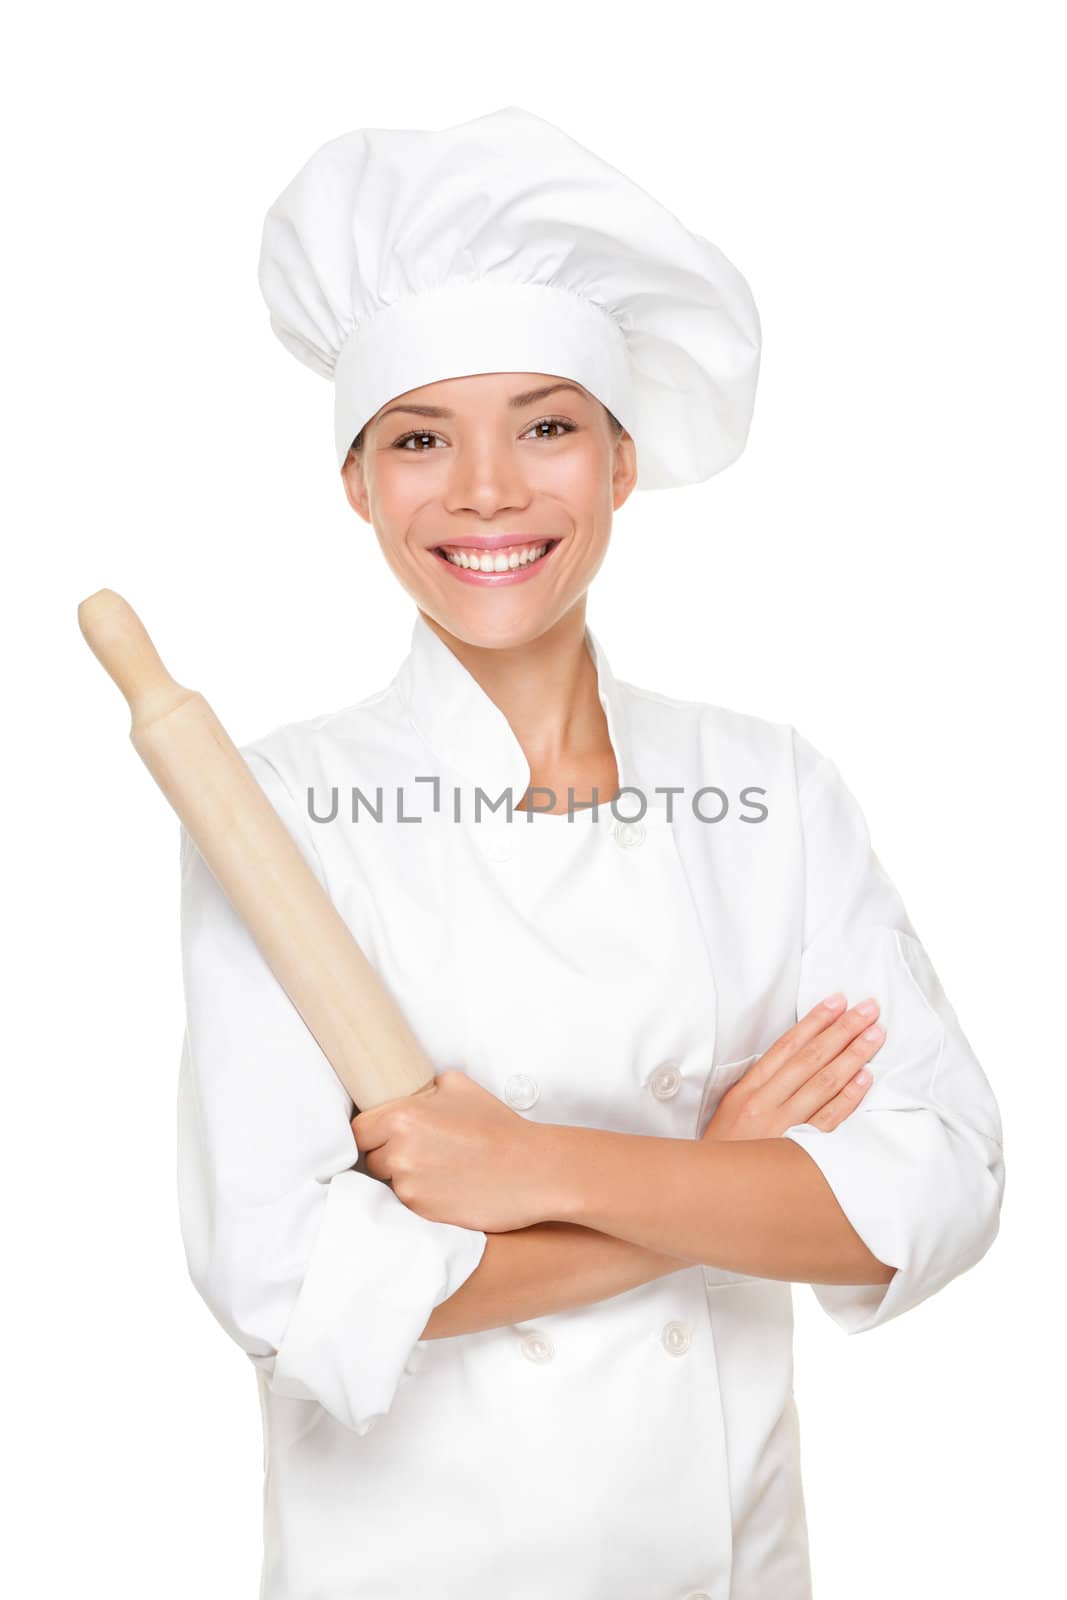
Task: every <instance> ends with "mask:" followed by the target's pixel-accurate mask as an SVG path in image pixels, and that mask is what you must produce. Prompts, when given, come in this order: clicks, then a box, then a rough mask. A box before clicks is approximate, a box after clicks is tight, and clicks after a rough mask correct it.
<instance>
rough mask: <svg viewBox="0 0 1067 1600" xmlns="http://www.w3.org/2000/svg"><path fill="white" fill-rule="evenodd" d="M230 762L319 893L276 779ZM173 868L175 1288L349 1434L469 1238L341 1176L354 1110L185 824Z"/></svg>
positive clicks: (377, 1404)
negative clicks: (184, 1285)
mask: <svg viewBox="0 0 1067 1600" xmlns="http://www.w3.org/2000/svg"><path fill="white" fill-rule="evenodd" d="M241 754H242V756H243V757H244V759H245V761H246V762H247V764H248V766H249V767H250V769H251V771H252V772H253V774H254V776H255V777H256V779H257V781H258V782H259V784H260V787H261V788H262V789H263V790H264V791H265V793H266V794H267V797H268V799H269V800H270V801H271V803H272V805H273V806H274V808H275V810H276V811H277V812H278V813H279V815H280V816H281V818H282V820H283V822H284V823H285V825H286V827H287V829H288V831H289V833H290V834H291V836H292V837H293V839H294V840H295V842H296V844H297V845H298V847H299V849H300V850H301V853H302V855H303V856H304V859H305V860H306V861H307V863H308V865H309V866H310V867H311V868H312V870H313V871H314V872H315V874H316V876H317V877H318V879H319V882H320V883H322V884H323V886H324V887H325V886H326V884H325V877H324V874H323V870H322V866H321V863H320V862H319V859H318V855H317V852H316V850H315V848H314V845H313V843H312V842H311V840H310V837H309V834H308V833H307V832H306V831H305V830H306V829H307V823H306V822H304V821H303V820H302V819H301V817H300V813H299V810H298V807H297V806H296V803H295V801H294V800H293V799H292V797H291V796H290V794H289V792H288V790H287V788H286V786H285V784H284V783H283V781H282V779H281V778H280V776H279V774H278V773H277V772H276V770H275V769H274V767H273V766H272V765H271V763H270V762H269V761H268V760H267V759H266V758H265V757H264V756H261V755H259V754H258V753H257V752H255V751H252V750H242V751H241ZM180 861H181V950H182V972H183V980H184V986H185V1005H186V1026H185V1035H184V1039H183V1043H182V1052H181V1064H180V1069H179V1087H178V1124H177V1128H178V1142H177V1179H178V1207H179V1217H180V1226H181V1232H182V1238H183V1243H184V1247H185V1254H186V1261H187V1265H188V1269H189V1274H190V1277H191V1279H192V1282H193V1284H194V1286H195V1287H196V1289H197V1291H198V1293H199V1294H200V1295H201V1297H202V1298H203V1299H204V1301H205V1302H206V1303H207V1305H208V1307H209V1308H210V1310H211V1311H212V1313H213V1315H214V1316H215V1318H216V1319H217V1321H218V1322H219V1323H220V1324H221V1325H222V1327H223V1328H224V1329H225V1330H226V1332H227V1333H228V1334H229V1335H230V1336H231V1338H233V1339H234V1340H235V1341H236V1342H237V1343H238V1344H239V1345H240V1346H241V1348H242V1349H243V1350H244V1351H245V1352H246V1354H247V1355H248V1356H249V1357H250V1359H251V1361H252V1362H253V1364H254V1365H256V1366H257V1367H259V1368H260V1369H262V1370H263V1371H265V1372H266V1374H267V1381H268V1382H269V1384H270V1387H271V1388H272V1390H273V1391H274V1392H275V1393H277V1394H282V1395H287V1396H292V1397H294V1398H298V1399H304V1400H314V1401H317V1402H318V1403H319V1404H320V1405H321V1406H322V1407H323V1408H324V1409H325V1410H326V1411H328V1412H330V1413H331V1415H333V1416H334V1417H336V1418H337V1419H338V1421H340V1422H342V1423H343V1424H344V1425H345V1426H346V1427H349V1428H351V1429H353V1430H354V1432H356V1433H358V1434H363V1433H366V1432H367V1430H368V1428H369V1427H370V1426H371V1425H372V1424H373V1422H374V1421H375V1420H376V1419H377V1418H379V1417H381V1416H382V1415H384V1414H385V1413H386V1412H387V1411H388V1410H389V1408H390V1405H391V1404H392V1401H393V1397H394V1395H395V1393H396V1391H397V1388H398V1387H399V1385H400V1384H402V1383H406V1382H408V1381H410V1379H411V1377H412V1375H413V1374H414V1372H415V1371H416V1369H417V1367H418V1363H419V1356H420V1353H421V1352H420V1350H419V1348H418V1346H419V1338H420V1334H421V1332H422V1329H423V1328H424V1327H425V1325H426V1321H427V1319H428V1318H429V1316H430V1313H431V1311H432V1310H433V1308H434V1306H436V1305H439V1304H440V1303H441V1302H442V1301H443V1300H446V1299H448V1298H449V1296H450V1295H452V1294H453V1293H454V1292H455V1291H456V1290H457V1289H458V1288H459V1286H460V1285H461V1284H462V1283H463V1282H464V1281H465V1280H466V1279H467V1278H468V1277H469V1276H470V1275H471V1274H472V1273H473V1272H474V1270H475V1268H476V1267H477V1266H478V1263H479V1262H480V1260H481V1257H482V1253H483V1251H484V1249H485V1245H486V1235H485V1234H484V1233H482V1232H479V1231H477V1230H474V1229H468V1228H463V1227H458V1226H454V1225H452V1224H451V1223H443V1222H434V1221H430V1220H428V1219H426V1218H424V1217H421V1216H419V1215H418V1214H417V1213H416V1212H414V1211H412V1210H410V1209H409V1208H408V1207H407V1206H405V1205H404V1204H403V1203H402V1202H401V1201H400V1200H399V1199H398V1198H397V1197H396V1195H395V1194H394V1192H393V1190H392V1189H391V1188H390V1187H389V1185H388V1184H386V1183H383V1182H381V1181H380V1180H378V1179H376V1178H374V1177H372V1176H371V1175H370V1174H369V1173H366V1172H361V1171H358V1170H355V1168H356V1167H357V1166H358V1160H359V1159H361V1158H359V1152H358V1150H357V1148H356V1144H355V1140H354V1138H353V1135H352V1129H351V1126H350V1122H351V1118H352V1116H353V1115H354V1111H355V1107H354V1106H353V1104H352V1101H351V1099H350V1098H349V1096H348V1093H347V1091H346V1090H345V1088H344V1086H343V1085H342V1083H341V1082H340V1080H339V1079H338V1077H337V1075H336V1074H335V1072H334V1071H333V1068H332V1067H331V1066H330V1064H329V1062H328V1061H327V1059H326V1057H325V1056H324V1055H323V1053H322V1050H321V1049H320V1047H319V1045H318V1043H317V1042H316V1040H315V1039H314V1037H313V1035H312V1034H311V1032H310V1031H309V1029H308V1028H307V1026H306V1024H305V1023H304V1021H303V1019H302V1018H301V1017H300V1015H299V1013H298V1012H297V1010H296V1008H295V1006H294V1005H293V1004H292V1002H291V1001H290V999H289V997H288V996H287V994H286V993H285V991H284V990H283V989H282V987H281V985H280V984H279V983H278V981H277V979H276V978H275V977H274V975H273V973H272V972H271V971H270V969H269V967H268V966H267V964H266V962H265V960H264V958H263V957H262V955H261V954H260V952H259V949H258V947H257V945H256V944H255V942H254V940H253V939H252V937H251V935H250V934H249V933H248V931H247V929H246V928H245V926H244V924H243V923H242V922H241V920H240V919H239V918H238V916H237V914H236V912H235V911H234V910H233V908H232V907H231V905H230V903H229V900H228V899H227V897H226V896H225V894H224V893H223V891H222V890H221V888H220V887H219V885H218V883H217V881H216V879H215V878H214V876H213V874H212V873H211V871H210V869H209V868H208V867H207V865H206V863H205V861H204V859H203V857H202V855H201V854H200V852H199V850H198V849H197V848H196V846H195V844H194V843H193V841H192V839H191V838H190V836H189V834H188V833H187V831H186V829H185V827H184V826H182V827H181V831H180Z"/></svg>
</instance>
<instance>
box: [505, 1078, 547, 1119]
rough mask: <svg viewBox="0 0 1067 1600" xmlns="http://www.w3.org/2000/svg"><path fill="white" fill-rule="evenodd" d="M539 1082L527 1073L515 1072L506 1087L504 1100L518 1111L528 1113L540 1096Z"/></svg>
mask: <svg viewBox="0 0 1067 1600" xmlns="http://www.w3.org/2000/svg"><path fill="white" fill-rule="evenodd" d="M540 1093H541V1091H540V1089H539V1088H538V1087H537V1080H536V1079H535V1078H531V1077H530V1076H529V1075H528V1074H527V1073H525V1072H513V1073H512V1075H511V1077H510V1078H509V1079H508V1081H507V1083H505V1085H504V1099H505V1100H506V1101H507V1103H508V1105H509V1106H512V1107H514V1109H515V1110H516V1111H528V1110H529V1108H530V1107H531V1106H532V1105H536V1104H537V1100H538V1097H539V1096H540Z"/></svg>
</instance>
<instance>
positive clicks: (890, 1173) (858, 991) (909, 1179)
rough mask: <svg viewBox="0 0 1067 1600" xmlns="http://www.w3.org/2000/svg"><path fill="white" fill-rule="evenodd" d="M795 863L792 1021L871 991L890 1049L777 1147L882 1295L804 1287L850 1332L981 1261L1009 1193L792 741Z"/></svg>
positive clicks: (945, 1007)
mask: <svg viewBox="0 0 1067 1600" xmlns="http://www.w3.org/2000/svg"><path fill="white" fill-rule="evenodd" d="M793 737H794V750H795V755H796V768H797V777H798V785H799V795H800V814H801V825H802V832H803V844H804V857H805V916H804V949H803V955H802V959H801V969H800V980H799V987H798V993H797V1015H798V1016H802V1015H803V1014H804V1013H805V1012H806V1011H808V1010H809V1009H810V1008H811V1007H812V1006H813V1005H815V1004H817V1002H818V1001H819V1000H821V999H822V998H823V997H824V996H825V995H827V994H830V993H832V992H833V991H834V990H838V989H839V990H842V991H844V993H845V995H846V997H847V1000H848V1003H849V1005H855V1004H857V1003H858V1002H859V1001H860V1000H862V999H864V998H866V996H867V995H873V996H874V998H875V999H876V1000H877V1001H878V1002H879V1005H880V1007H881V1011H880V1014H879V1018H878V1020H879V1021H880V1022H881V1023H882V1025H883V1027H884V1028H885V1030H886V1036H885V1039H884V1041H883V1043H882V1045H881V1047H880V1049H879V1050H878V1051H877V1052H876V1053H875V1055H874V1057H873V1059H872V1061H871V1063H870V1066H871V1071H872V1073H873V1082H872V1084H871V1086H870V1088H869V1089H868V1090H867V1093H866V1095H865V1096H864V1098H863V1100H862V1101H861V1102H860V1104H859V1106H858V1107H857V1109H856V1110H855V1111H853V1112H852V1113H851V1115H850V1116H848V1117H846V1119H845V1121H844V1122H842V1123H840V1124H839V1125H838V1127H837V1128H835V1129H834V1130H833V1131H832V1132H829V1133H826V1132H823V1131H822V1130H820V1129H817V1128H814V1127H812V1126H811V1125H810V1124H808V1123H801V1124H798V1125H796V1126H794V1127H791V1128H788V1129H786V1131H785V1134H784V1137H785V1138H789V1139H792V1140H794V1141H795V1143H797V1144H799V1145H801V1146H802V1147H803V1148H804V1149H805V1150H806V1151H807V1152H808V1154H809V1155H810V1156H811V1157H812V1159H813V1160H814V1161H815V1162H816V1163H817V1165H818V1166H819V1168H820V1170H821V1171H822V1173H823V1176H824V1177H825V1178H826V1180H827V1182H828V1183H829V1185H830V1188H831V1189H832V1190H833V1193H834V1195H835V1197H836V1199H837V1201H838V1203H839V1204H840V1206H841V1208H842V1210H843V1211H844V1213H845V1215H846V1216H847V1217H848V1220H849V1222H850V1223H851V1224H852V1226H853V1227H854V1228H855V1230H856V1232H857V1233H858V1234H859V1236H860V1238H861V1239H862V1240H863V1242H864V1243H865V1244H866V1245H867V1247H868V1249H870V1250H871V1252H872V1253H873V1254H874V1255H875V1256H877V1257H878V1259H879V1260H880V1261H883V1262H884V1263H885V1264H886V1265H887V1266H892V1267H894V1268H895V1269H896V1270H895V1272H894V1274H893V1277H892V1278H891V1279H890V1281H889V1282H888V1283H887V1284H868V1285H857V1286H855V1287H853V1286H849V1285H840V1284H813V1285H812V1287H813V1289H814V1292H815V1294H816V1296H817V1298H818V1300H819V1303H820V1304H821V1305H822V1307H823V1309H824V1310H825V1311H826V1312H827V1313H828V1314H829V1315H830V1316H831V1317H832V1318H833V1320H834V1321H835V1322H837V1323H838V1324H839V1326H840V1327H842V1328H843V1329H844V1330H845V1331H846V1332H847V1333H861V1332H864V1331H866V1330H867V1329H869V1328H874V1327H877V1326H879V1325H880V1324H881V1323H884V1322H888V1321H889V1320H890V1319H891V1318H892V1317H895V1316H898V1315H899V1314H900V1313H901V1312H902V1311H907V1310H909V1309H910V1308H911V1307H912V1306H915V1305H918V1304H919V1303H920V1301H922V1300H925V1299H927V1298H928V1297H929V1296H930V1295H932V1294H934V1293H936V1291H937V1290H938V1289H941V1288H943V1287H944V1285H945V1284H947V1283H948V1282H950V1280H951V1279H952V1278H954V1277H957V1276H958V1275H959V1274H960V1273H961V1272H964V1271H966V1270H967V1269H968V1268H969V1267H972V1266H974V1264H975V1263H976V1262H977V1261H979V1260H980V1259H981V1257H982V1256H983V1255H984V1254H985V1252H986V1251H987V1250H988V1249H989V1246H990V1245H991V1244H992V1242H993V1240H994V1238H995V1237H996V1234H997V1230H998V1228H999V1221H1000V1208H1001V1201H1002V1198H1003V1191H1004V1159H1003V1143H1002V1130H1001V1120H1000V1113H999V1110H998V1107H997V1103H996V1100H995V1098H994V1095H993V1091H992V1089H991V1087H990V1084H989V1082H988V1080H987V1078H986V1076H985V1074H984V1072H983V1070H982V1068H981V1066H980V1065H979V1063H978V1061H977V1060H976V1058H975V1054H974V1051H973V1050H972V1049H971V1046H970V1045H969V1044H968V1042H967V1039H966V1038H965V1036H964V1033H963V1030H962V1028H961V1027H960V1023H959V1020H958V1018H957V1016H956V1013H955V1011H954V1010H953V1009H952V1006H951V1005H950V1004H949V1001H948V999H947V997H946V995H945V992H944V990H943V989H942V987H941V984H940V982H939V980H938V978H937V975H936V973H935V972H934V969H933V967H932V965H931V963H930V959H929V957H928V956H927V954H926V951H925V950H924V949H923V946H922V944H921V943H920V942H919V939H918V937H917V935H916V932H915V929H914V928H913V927H912V925H911V923H910V921H909V920H908V917H907V914H906V912H905V909H904V906H903V903H902V901H901V898H900V895H899V894H898V893H897V890H896V889H895V888H894V886H893V884H892V882H891V881H890V879H889V877H888V876H887V874H886V872H885V870H884V869H883V867H882V865H881V863H880V861H879V860H878V858H877V856H876V855H875V853H874V851H873V849H872V847H871V841H870V836H869V833H868V830H867V825H866V822H865V820H864V817H863V814H862V812H861V810H860V808H859V805H858V804H857V802H856V800H855V798H854V796H853V795H852V794H851V792H850V791H849V789H848V788H847V786H846V785H845V783H844V781H843V779H842V777H841V774H840V773H839V771H838V769H837V767H836V766H835V765H834V763H833V762H832V761H830V760H829V759H828V758H827V757H825V756H822V755H820V754H819V752H818V751H816V750H815V749H814V747H813V746H812V745H810V744H809V743H808V742H807V741H806V740H804V739H802V738H801V736H800V735H799V734H798V733H797V732H796V730H795V729H794V730H793Z"/></svg>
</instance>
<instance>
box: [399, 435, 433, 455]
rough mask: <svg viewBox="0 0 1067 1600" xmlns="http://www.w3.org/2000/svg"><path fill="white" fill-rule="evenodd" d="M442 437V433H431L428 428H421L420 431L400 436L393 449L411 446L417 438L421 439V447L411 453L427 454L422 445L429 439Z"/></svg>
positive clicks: (403, 448) (404, 448)
mask: <svg viewBox="0 0 1067 1600" xmlns="http://www.w3.org/2000/svg"><path fill="white" fill-rule="evenodd" d="M440 437H441V435H440V434H439V433H431V432H430V431H429V430H428V429H422V430H420V431H419V432H416V433H405V434H401V436H400V438H399V439H398V440H397V441H396V443H395V444H394V446H393V449H394V450H406V449H408V448H409V445H410V442H411V441H412V440H413V439H417V440H418V441H419V447H418V448H417V449H413V450H412V451H411V454H412V455H416V456H421V455H423V454H425V452H424V450H423V448H422V446H423V444H424V443H425V441H426V440H427V439H439V438H440Z"/></svg>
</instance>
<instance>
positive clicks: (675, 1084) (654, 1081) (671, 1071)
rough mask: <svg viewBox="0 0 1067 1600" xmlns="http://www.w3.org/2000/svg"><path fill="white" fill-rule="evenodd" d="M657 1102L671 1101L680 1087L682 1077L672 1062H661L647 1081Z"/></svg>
mask: <svg viewBox="0 0 1067 1600" xmlns="http://www.w3.org/2000/svg"><path fill="white" fill-rule="evenodd" d="M648 1087H649V1088H650V1089H651V1091H652V1093H653V1094H654V1095H655V1097H656V1099H657V1100H671V1099H673V1097H674V1096H675V1095H676V1094H677V1093H678V1090H679V1089H680V1088H681V1087H682V1075H681V1073H680V1072H679V1071H678V1067H677V1064H676V1063H675V1062H673V1061H661V1062H660V1064H659V1066H658V1067H657V1068H656V1070H655V1072H654V1073H653V1074H652V1076H651V1077H650V1078H649V1080H648Z"/></svg>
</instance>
